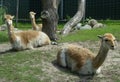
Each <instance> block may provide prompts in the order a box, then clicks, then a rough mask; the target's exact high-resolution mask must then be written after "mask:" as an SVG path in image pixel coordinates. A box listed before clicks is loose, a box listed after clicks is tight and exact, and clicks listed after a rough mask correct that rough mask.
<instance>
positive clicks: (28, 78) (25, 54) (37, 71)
mask: <svg viewBox="0 0 120 82" xmlns="http://www.w3.org/2000/svg"><path fill="white" fill-rule="evenodd" d="M102 22H105V23H106V24H107V27H106V28H102V29H95V30H81V31H80V30H79V31H76V32H72V33H70V34H69V35H67V36H64V37H63V36H61V35H59V36H60V40H59V42H77V41H86V40H91V41H96V40H98V38H97V37H96V36H97V35H101V34H104V33H106V32H110V33H113V34H114V35H115V36H116V37H117V39H118V40H120V25H119V23H118V22H114V23H111V22H106V21H102ZM18 26H19V27H18V28H19V29H24V30H26V29H30V24H24V25H23V24H21V23H19V24H18ZM62 27H63V24H62V25H59V29H61V28H62ZM5 42H8V36H7V32H6V31H4V32H0V43H1V44H2V43H5ZM55 58H56V52H51V51H48V52H42V51H40V50H33V51H30V50H25V51H19V52H6V53H4V54H1V55H0V81H3V82H51V81H50V80H52V79H54V78H59V79H61V77H62V79H61V82H63V81H64V80H63V78H64V79H66V77H65V75H66V76H68V75H71V73H70V72H69V71H67V72H58V71H54V69H50V68H51V65H49V64H48V67H46V66H47V64H45V63H44V62H49V63H51V61H53V60H54V59H55ZM45 70H49V71H52V72H50V74H48V73H49V72H46V71H45ZM53 72H55V75H52V74H54V73H53ZM60 74H61V75H62V76H60ZM52 76H56V77H52ZM70 77H72V78H73V76H70ZM113 78H114V77H113ZM114 79H116V80H115V82H119V81H120V79H119V78H118V77H117V76H116V77H115V78H114ZM69 81H70V82H74V80H73V79H69ZM66 82H67V81H66Z"/></svg>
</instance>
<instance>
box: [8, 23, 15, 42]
mask: <svg viewBox="0 0 120 82" xmlns="http://www.w3.org/2000/svg"><path fill="white" fill-rule="evenodd" d="M7 26H8V36H9V39H10V42H11V43H13V40H14V39H15V34H14V26H13V25H7Z"/></svg>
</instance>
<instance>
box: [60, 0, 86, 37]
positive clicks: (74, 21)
mask: <svg viewBox="0 0 120 82" xmlns="http://www.w3.org/2000/svg"><path fill="white" fill-rule="evenodd" d="M78 3H79V4H78V11H77V13H76V14H75V15H74V16H73V18H71V19H70V20H69V21H68V22H67V23H66V24H65V25H64V28H63V30H62V31H61V34H64V35H66V34H68V33H69V32H70V31H71V29H72V27H74V26H75V25H76V24H77V23H78V22H80V21H81V19H82V18H83V15H84V12H85V0H78Z"/></svg>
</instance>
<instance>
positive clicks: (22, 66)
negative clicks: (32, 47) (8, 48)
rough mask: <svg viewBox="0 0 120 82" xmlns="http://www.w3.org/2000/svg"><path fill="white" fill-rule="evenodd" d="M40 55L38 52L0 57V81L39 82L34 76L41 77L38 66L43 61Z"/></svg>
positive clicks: (8, 54) (41, 73) (15, 53)
mask: <svg viewBox="0 0 120 82" xmlns="http://www.w3.org/2000/svg"><path fill="white" fill-rule="evenodd" d="M40 54H41V53H40V52H39V51H32V52H29V51H23V52H13V53H7V54H6V55H2V56H0V79H1V78H5V79H6V80H8V82H9V80H12V81H14V82H39V80H38V79H37V77H36V76H37V75H41V76H43V72H42V70H41V69H40V65H39V64H41V61H42V60H43V59H41V58H42V57H41V56H42V55H40ZM48 58H49V56H48ZM35 65H38V66H35ZM6 82H7V81H6Z"/></svg>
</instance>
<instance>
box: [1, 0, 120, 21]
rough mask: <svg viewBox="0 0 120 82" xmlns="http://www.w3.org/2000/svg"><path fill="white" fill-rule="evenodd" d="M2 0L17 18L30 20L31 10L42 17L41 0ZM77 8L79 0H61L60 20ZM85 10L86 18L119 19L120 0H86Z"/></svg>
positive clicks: (10, 12)
mask: <svg viewBox="0 0 120 82" xmlns="http://www.w3.org/2000/svg"><path fill="white" fill-rule="evenodd" d="M0 1H1V0H0ZM2 1H3V2H2V6H3V8H5V10H6V12H7V13H9V14H12V15H15V16H16V15H18V17H17V18H18V19H19V20H29V11H34V12H36V13H37V14H36V18H40V13H41V11H42V5H41V0H2ZM17 1H19V4H18V5H19V6H18V5H17V3H18V2H17ZM17 7H19V8H17ZM77 8H78V0H61V3H60V5H59V11H58V12H59V18H60V20H64V19H68V18H71V17H72V16H74V14H75V13H76V12H77ZM17 9H18V10H17ZM17 12H18V13H17ZM85 12H86V13H85V18H89V17H91V18H95V19H103V20H105V19H112V20H119V19H120V0H86V10H85Z"/></svg>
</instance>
